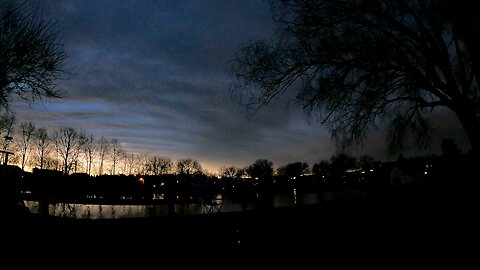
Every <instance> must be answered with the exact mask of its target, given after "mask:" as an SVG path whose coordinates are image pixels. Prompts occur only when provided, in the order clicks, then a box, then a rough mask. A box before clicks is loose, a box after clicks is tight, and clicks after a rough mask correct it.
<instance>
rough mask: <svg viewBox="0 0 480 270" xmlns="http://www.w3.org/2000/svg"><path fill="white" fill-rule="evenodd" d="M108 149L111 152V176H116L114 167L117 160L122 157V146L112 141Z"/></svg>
mask: <svg viewBox="0 0 480 270" xmlns="http://www.w3.org/2000/svg"><path fill="white" fill-rule="evenodd" d="M110 149H111V150H112V152H111V153H110V154H111V158H112V173H111V174H112V175H115V174H116V170H115V169H116V165H117V163H118V160H119V159H120V158H121V156H122V152H123V150H122V146H121V145H120V143H119V142H118V139H112V140H111V141H110Z"/></svg>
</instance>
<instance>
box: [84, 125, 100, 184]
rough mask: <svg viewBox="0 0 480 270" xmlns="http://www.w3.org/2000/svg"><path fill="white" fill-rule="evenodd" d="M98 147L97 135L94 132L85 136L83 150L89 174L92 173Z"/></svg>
mask: <svg viewBox="0 0 480 270" xmlns="http://www.w3.org/2000/svg"><path fill="white" fill-rule="evenodd" d="M96 147H97V144H96V140H95V136H94V135H93V134H90V135H88V136H85V138H84V139H83V143H82V150H83V153H84V155H85V161H86V165H87V166H86V167H87V170H86V171H87V174H89V175H91V174H92V165H93V161H94V159H95V150H96Z"/></svg>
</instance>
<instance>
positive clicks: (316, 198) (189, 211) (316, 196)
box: [24, 191, 363, 219]
mask: <svg viewBox="0 0 480 270" xmlns="http://www.w3.org/2000/svg"><path fill="white" fill-rule="evenodd" d="M339 196H341V197H361V196H363V194H361V193H359V192H353V191H351V192H343V193H341V194H339V193H337V192H324V193H309V194H304V195H299V194H298V193H297V192H296V191H295V192H292V193H291V194H277V195H273V196H271V197H270V198H263V200H266V202H265V201H264V202H262V203H263V204H265V203H266V204H267V205H269V206H270V207H274V208H278V207H289V206H295V205H302V204H318V203H321V202H328V201H332V200H336V199H338V198H339ZM24 203H25V205H26V206H27V207H28V209H29V210H30V212H32V213H40V212H41V209H40V208H41V205H40V203H39V202H38V201H24ZM258 203H259V202H258V201H257V202H256V201H249V202H248V203H247V205H246V208H245V209H243V208H242V205H241V204H240V202H232V201H231V200H229V199H228V198H225V200H224V201H223V205H222V206H221V208H220V211H218V212H239V211H243V210H250V209H255V208H256V207H257V206H259V204H258ZM207 212H208V211H207V209H206V208H205V206H204V205H203V204H202V203H190V204H176V205H175V213H176V214H180V215H195V214H205V213H207ZM215 212H217V211H215V210H214V211H213V212H212V213H215ZM48 214H49V215H51V216H58V217H65V218H77V219H115V218H140V217H158V216H166V215H167V214H168V205H166V204H149V205H148V204H147V205H138V204H136V205H131V204H122V205H119V204H116V205H111V204H74V203H54V204H49V205H48Z"/></svg>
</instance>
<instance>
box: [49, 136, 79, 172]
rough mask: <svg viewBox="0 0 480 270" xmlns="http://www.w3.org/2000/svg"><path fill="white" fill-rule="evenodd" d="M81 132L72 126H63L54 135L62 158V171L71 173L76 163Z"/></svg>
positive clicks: (57, 149)
mask: <svg viewBox="0 0 480 270" xmlns="http://www.w3.org/2000/svg"><path fill="white" fill-rule="evenodd" d="M81 137H82V135H81V133H80V132H78V131H77V130H75V129H74V128H72V127H61V128H60V130H58V131H56V132H55V134H54V135H53V139H52V141H53V143H54V145H55V150H56V151H57V154H58V155H59V156H60V158H61V160H62V171H63V173H64V174H65V175H67V174H69V173H70V171H71V170H72V168H73V167H74V166H75V165H76V164H75V162H76V161H77V158H78V153H79V151H80V145H81V140H80V139H81Z"/></svg>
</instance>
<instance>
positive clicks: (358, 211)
mask: <svg viewBox="0 0 480 270" xmlns="http://www.w3.org/2000/svg"><path fill="white" fill-rule="evenodd" d="M475 201H476V199H474V198H472V197H471V195H468V196H463V195H460V196H452V194H451V192H449V193H444V192H442V193H428V194H427V195H426V194H425V193H424V192H423V191H422V193H418V192H417V193H415V192H413V193H412V192H410V193H403V194H400V193H399V194H389V195H388V196H384V197H381V198H375V199H362V200H358V199H356V200H342V201H334V202H329V203H325V204H319V205H303V206H297V207H289V208H278V209H261V210H252V211H245V212H235V213H221V214H217V213H216V214H209V215H193V216H172V217H158V218H136V219H115V220H73V219H62V218H55V217H42V216H36V215H32V214H28V213H26V212H23V211H21V210H19V209H17V216H16V219H15V220H16V225H15V227H16V228H15V238H16V239H17V241H16V243H15V244H14V245H15V248H17V249H22V250H25V248H27V250H36V252H38V251H42V250H45V249H47V250H49V251H51V252H52V253H55V254H56V253H58V252H60V253H71V254H72V256H78V251H82V252H84V253H85V254H90V255H85V256H91V255H92V254H96V255H98V254H104V253H105V252H113V254H116V255H115V256H120V257H121V256H147V257H148V258H150V259H151V258H158V259H160V258H162V259H167V258H171V257H169V256H171V255H176V256H181V257H184V258H189V256H191V255H194V256H195V255H198V256H200V257H204V258H205V259H207V258H209V259H214V258H225V257H224V256H234V257H237V258H239V257H240V258H254V257H257V258H258V257H262V256H275V258H277V259H281V258H285V257H282V256H290V257H293V256H305V254H313V255H314V256H315V257H313V258H317V257H318V259H321V258H323V259H327V258H328V255H327V254H332V253H334V254H336V255H339V254H340V255H341V254H357V253H364V254H367V255H368V256H380V255H381V254H383V255H382V256H384V255H385V254H387V255H390V256H397V255H398V256H407V258H408V256H410V257H411V256H425V254H436V256H440V257H441V256H442V255H441V254H452V253H453V252H455V253H457V252H459V251H461V252H463V253H464V254H465V256H468V252H469V249H468V248H466V247H468V245H469V244H474V245H476V244H475V243H476V240H475V239H477V238H476V235H478V233H477V231H478V221H477V217H476V213H477V212H476V211H475V209H476V206H474V202H475ZM463 248H465V250H463ZM121 254H123V255H121ZM272 254H273V255H272ZM152 256H153V257H152ZM309 258H312V257H311V256H310V257H309Z"/></svg>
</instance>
